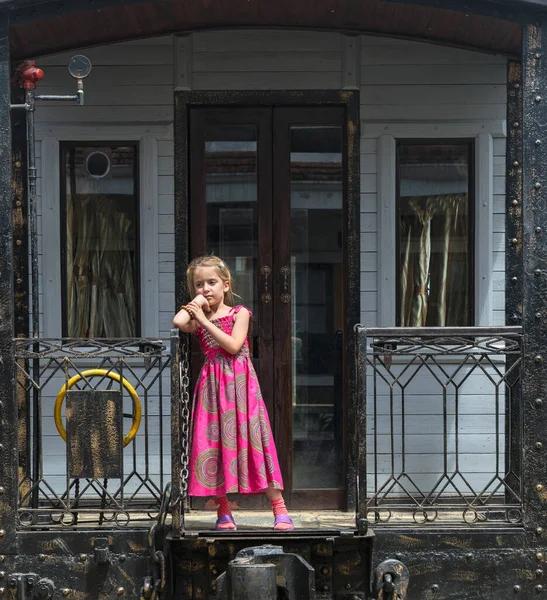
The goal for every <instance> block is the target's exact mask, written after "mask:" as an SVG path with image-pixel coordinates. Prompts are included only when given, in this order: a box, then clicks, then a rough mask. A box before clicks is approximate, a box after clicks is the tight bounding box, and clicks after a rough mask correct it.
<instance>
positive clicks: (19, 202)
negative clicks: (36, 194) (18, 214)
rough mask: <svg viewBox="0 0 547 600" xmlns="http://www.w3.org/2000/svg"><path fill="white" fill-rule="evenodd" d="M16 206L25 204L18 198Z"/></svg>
mask: <svg viewBox="0 0 547 600" xmlns="http://www.w3.org/2000/svg"><path fill="white" fill-rule="evenodd" d="M15 206H17V207H18V208H19V207H21V206H23V203H22V202H21V200H17V202H16V203H15Z"/></svg>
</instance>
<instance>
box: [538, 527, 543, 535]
mask: <svg viewBox="0 0 547 600" xmlns="http://www.w3.org/2000/svg"><path fill="white" fill-rule="evenodd" d="M542 533H543V529H542V528H541V527H538V528H537V529H536V535H541V534H542Z"/></svg>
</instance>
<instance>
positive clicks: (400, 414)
mask: <svg viewBox="0 0 547 600" xmlns="http://www.w3.org/2000/svg"><path fill="white" fill-rule="evenodd" d="M356 334H357V335H356V340H357V345H358V349H357V356H358V374H359V388H360V392H359V393H360V396H359V397H360V409H359V412H360V414H359V415H358V422H359V453H360V454H359V475H360V478H359V512H360V514H361V515H366V516H367V518H368V519H369V521H370V522H371V524H373V526H375V527H378V526H381V525H404V524H410V525H413V526H415V525H416V524H422V525H430V524H437V525H444V524H461V523H467V524H492V523H498V524H499V523H503V524H513V525H518V524H520V523H521V521H522V508H521V506H522V478H521V466H522V456H521V453H522V413H521V394H520V386H521V366H522V336H521V329H520V328H519V327H497V328H492V327H488V328H486V327H477V328H390V329H378V328H374V329H366V328H364V327H361V326H357V327H356Z"/></svg>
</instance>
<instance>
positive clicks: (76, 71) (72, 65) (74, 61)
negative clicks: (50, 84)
mask: <svg viewBox="0 0 547 600" xmlns="http://www.w3.org/2000/svg"><path fill="white" fill-rule="evenodd" d="M68 72H69V73H70V74H71V75H72V77H76V79H84V78H85V77H87V76H88V75H89V74H90V73H91V61H90V60H89V58H87V56H84V55H83V54H76V56H73V57H72V58H71V59H70V60H69V61H68Z"/></svg>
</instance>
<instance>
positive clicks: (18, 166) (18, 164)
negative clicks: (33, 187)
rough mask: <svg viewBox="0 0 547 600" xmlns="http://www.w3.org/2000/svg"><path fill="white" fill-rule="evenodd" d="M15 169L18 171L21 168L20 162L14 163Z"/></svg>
mask: <svg viewBox="0 0 547 600" xmlns="http://www.w3.org/2000/svg"><path fill="white" fill-rule="evenodd" d="M15 168H16V169H20V168H21V161H20V160H16V161H15Z"/></svg>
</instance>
